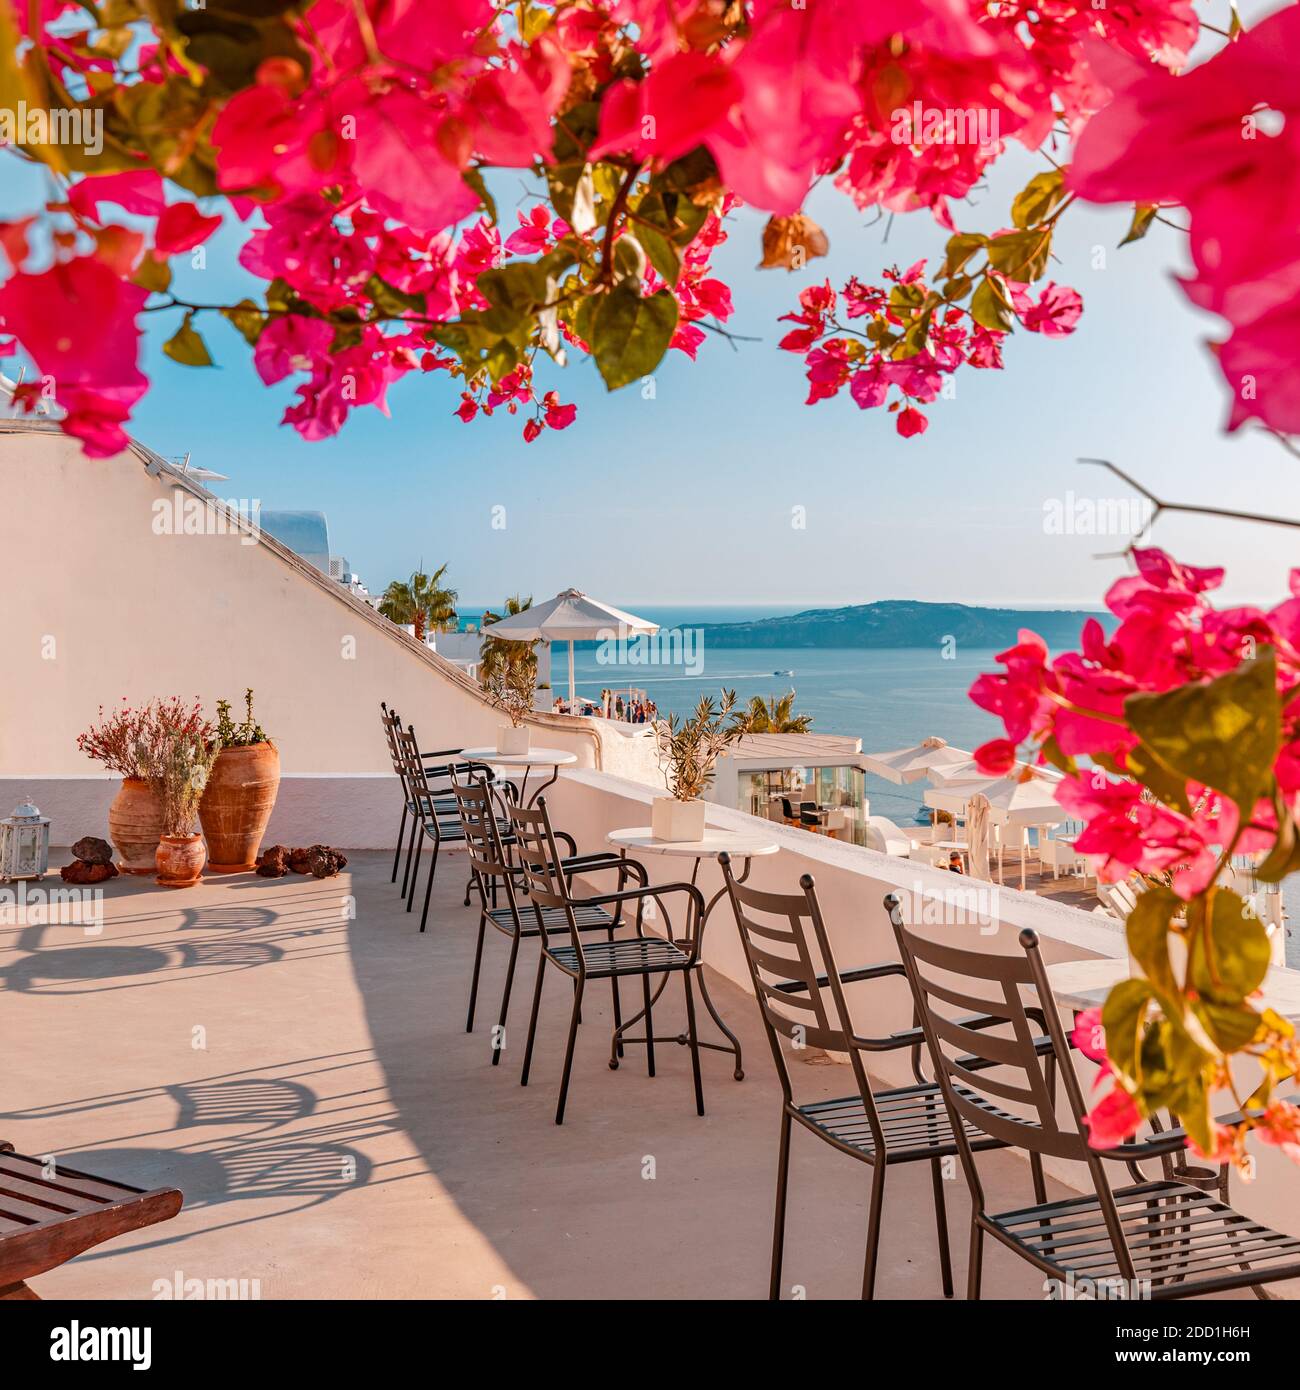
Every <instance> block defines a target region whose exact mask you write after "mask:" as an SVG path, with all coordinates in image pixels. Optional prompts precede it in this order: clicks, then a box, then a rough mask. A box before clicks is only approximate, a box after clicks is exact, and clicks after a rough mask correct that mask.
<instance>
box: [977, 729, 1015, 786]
mask: <svg viewBox="0 0 1300 1390" xmlns="http://www.w3.org/2000/svg"><path fill="white" fill-rule="evenodd" d="M974 757H975V765H976V767H978V768H979V770H980V771H981V772H987V773H988V775H989V776H990V777H1005V776H1006V774H1007V773H1008V772H1010V771H1011V769H1012V768H1013V767H1015V765H1016V745H1015V744H1014V743H1012V742H1011V740H1010V739H1009V738H991V739H989V741H988V742H987V743H981V744H980V746H979V747H978V748H977V749H976V750H975V754H974Z"/></svg>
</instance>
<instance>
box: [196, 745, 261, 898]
mask: <svg viewBox="0 0 1300 1390" xmlns="http://www.w3.org/2000/svg"><path fill="white" fill-rule="evenodd" d="M279 789H280V754H279V752H278V751H277V749H276V747H275V745H274V744H273V743H249V744H246V745H245V746H244V747H242V748H223V749H222V750H221V752H220V753H218V754H217V757H216V761H215V762H214V763H213V764H212V770H211V771H210V772H209V773H208V784H207V786H206V787H204V789H203V800H202V801H200V802H199V824H200V825H202V827H203V834H204V836H205V837H206V838H207V842H208V868H209V869H211V870H212V872H213V873H214V874H239V873H248V872H250V871H251V870H252V869H255V868H256V867H257V852H258V850H259V849H260V848H261V845H262V836H263V834H265V832H266V823H267V821H269V820H270V819H271V812H272V810H273V809H274V808H275V796H276V792H278V791H279Z"/></svg>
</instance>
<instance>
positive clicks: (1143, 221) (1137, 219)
mask: <svg viewBox="0 0 1300 1390" xmlns="http://www.w3.org/2000/svg"><path fill="white" fill-rule="evenodd" d="M1155 217H1156V205H1155V204H1154V203H1138V204H1137V205H1136V206H1135V207H1134V208H1133V220H1132V222H1130V223H1129V227H1128V231H1127V233H1125V236H1124V240H1123V241H1121V242H1120V245H1121V246H1127V245H1128V244H1129V242H1130V241H1141V240H1142V238H1143V237H1144V236H1146V234H1147V232H1148V231H1150V230H1151V224H1152V222H1154V221H1155Z"/></svg>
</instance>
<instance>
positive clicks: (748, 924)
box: [718, 854, 885, 1153]
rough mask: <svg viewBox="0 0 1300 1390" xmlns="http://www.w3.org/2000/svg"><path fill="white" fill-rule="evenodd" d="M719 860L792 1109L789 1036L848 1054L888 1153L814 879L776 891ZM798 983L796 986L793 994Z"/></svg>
mask: <svg viewBox="0 0 1300 1390" xmlns="http://www.w3.org/2000/svg"><path fill="white" fill-rule="evenodd" d="M718 862H719V863H720V864H721V866H722V875H723V878H724V880H725V881H726V885H727V893H728V894H729V895H730V898H731V906H732V909H733V911H734V912H735V914H736V926H737V927H738V928H739V930H740V940H741V944H742V945H743V946H744V948H745V960H746V962H747V963H748V965H749V974H750V979H751V980H752V981H753V985H754V994H755V997H756V998H757V999H758V1003H759V1008H760V1010H761V1012H762V1016H763V1024H764V1027H765V1029H766V1031H767V1040H768V1044H769V1046H770V1047H771V1049H772V1058H773V1060H774V1061H775V1063H776V1070H777V1075H778V1077H779V1078H780V1081H781V1089H782V1091H784V1093H785V1099H786V1103H787V1104H789V1103H791V1102H792V1101H793V1100H794V1088H793V1085H792V1083H791V1077H790V1066H789V1062H788V1061H787V1059H786V1055H785V1050H784V1049H783V1048H782V1046H781V1042H780V1039H781V1038H786V1039H788V1040H789V1041H790V1042H791V1043H792V1044H793V1045H794V1047H795V1048H796V1049H802V1048H805V1047H818V1048H822V1049H823V1050H825V1051H827V1052H841V1053H847V1054H848V1056H849V1062H850V1065H851V1066H852V1068H853V1075H854V1078H855V1080H856V1081H857V1083H858V1090H859V1092H860V1093H861V1095H862V1103H863V1108H864V1110H865V1113H866V1116H867V1122H868V1124H869V1125H870V1126H871V1131H872V1136H873V1138H874V1140H875V1144H876V1151H877V1152H878V1153H883V1152H884V1143H885V1141H884V1135H883V1133H882V1132H881V1126H880V1120H879V1117H878V1115H877V1113H876V1106H875V1101H874V1099H873V1097H872V1092H871V1082H870V1080H869V1079H868V1077H867V1070H866V1067H865V1066H864V1064H863V1061H862V1051H861V1048H860V1046H859V1045H858V1041H857V1038H856V1035H855V1031H854V1027H853V1018H852V1015H851V1014H850V1012H849V1006H848V1001H847V1000H846V998H845V995H844V981H843V980H842V979H841V978H840V972H839V968H838V967H837V965H836V963H835V954H834V952H833V951H832V950H831V943H830V938H829V937H828V935H827V932H826V923H825V920H824V919H823V917H822V911H821V904H820V903H819V902H818V901H817V888H816V885H815V883H814V882H813V879H812V875H811V874H804V875H803V876H802V877H801V878H800V880H799V887H800V889H801V890H802V891H801V892H799V893H768V892H764V891H762V890H760V889H758V888H751V887H750V886H749V885H748V884H745V883H738V882H737V881H736V878H735V875H734V874H733V873H732V872H731V858H730V856H729V855H726V854H723V855H720V856H719V858H718ZM814 950H815V952H816V955H815V956H814ZM818 961H820V963H821V971H819V970H818V968H817V962H818ZM819 974H822V975H824V983H822V982H820V981H819V980H818V975H819ZM791 985H793V986H795V987H796V988H795V989H793V990H791V989H789V988H788V987H789V986H791ZM782 986H786V988H782Z"/></svg>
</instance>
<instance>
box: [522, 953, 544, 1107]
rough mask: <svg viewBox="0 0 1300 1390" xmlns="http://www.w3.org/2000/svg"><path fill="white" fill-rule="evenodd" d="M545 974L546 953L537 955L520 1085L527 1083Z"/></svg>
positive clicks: (531, 1063)
mask: <svg viewBox="0 0 1300 1390" xmlns="http://www.w3.org/2000/svg"><path fill="white" fill-rule="evenodd" d="M545 974H546V953H545V952H543V953H542V954H541V955H539V956H538V957H537V985H536V987H535V988H534V990H533V1012H532V1014H531V1016H530V1017H529V1019H528V1041H527V1042H526V1043H525V1044H524V1069H523V1072H522V1073H521V1074H520V1077H519V1084H520V1085H521V1086H527V1085H528V1072H529V1069H530V1068H531V1067H532V1065H533V1038H534V1037H535V1036H536V1033H537V1011H538V1009H540V1008H541V1005H542V979H543V977H544V976H545Z"/></svg>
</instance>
